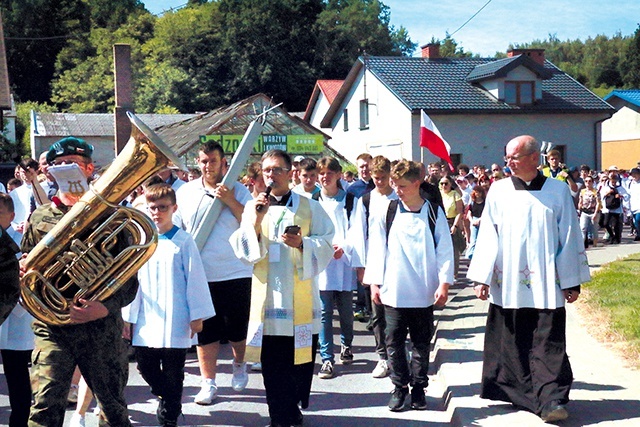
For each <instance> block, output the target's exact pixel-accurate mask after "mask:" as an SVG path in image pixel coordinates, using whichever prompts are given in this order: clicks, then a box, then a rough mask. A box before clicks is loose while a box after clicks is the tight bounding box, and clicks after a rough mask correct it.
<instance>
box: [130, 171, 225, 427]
mask: <svg viewBox="0 0 640 427" xmlns="http://www.w3.org/2000/svg"><path fill="white" fill-rule="evenodd" d="M145 198H146V201H147V208H148V211H149V215H150V216H151V219H152V220H153V222H154V223H155V224H156V227H157V228H158V234H159V236H158V248H157V249H156V251H155V253H154V254H153V256H152V257H151V258H150V259H149V261H147V263H146V264H145V265H143V266H142V268H140V271H139V272H138V279H139V281H140V288H139V289H138V293H137V295H136V298H135V300H134V301H133V302H132V303H131V304H130V305H129V306H127V307H125V308H124V309H123V310H122V314H123V318H124V320H125V321H126V322H128V323H132V324H133V328H132V331H131V341H132V345H133V346H134V347H135V350H136V360H137V362H138V370H139V371H140V374H141V375H142V378H144V380H145V381H146V382H147V383H148V384H149V385H150V386H151V393H152V394H154V395H156V396H158V398H159V404H158V410H157V416H158V422H159V423H160V424H161V425H163V426H176V425H177V420H178V416H179V415H180V414H181V412H182V404H181V401H182V388H183V381H184V365H185V358H186V354H187V349H189V348H190V347H191V344H192V338H193V336H194V335H195V334H196V333H198V332H200V331H201V330H202V322H203V320H204V319H208V318H210V317H213V316H215V310H214V308H213V303H212V302H211V299H210V298H203V297H202V296H203V295H208V292H209V286H208V283H207V279H206V276H205V272H204V267H203V266H202V261H201V260H200V254H199V252H198V249H197V247H196V245H195V242H194V241H193V238H192V237H191V235H189V234H188V233H187V232H186V231H184V230H182V229H180V228H179V227H177V226H175V225H174V224H173V222H172V221H173V213H174V212H175V211H176V210H177V208H178V206H177V205H176V195H175V192H174V190H173V189H172V188H171V186H170V185H168V184H155V185H152V186H150V187H148V188H147V189H146V190H145Z"/></svg>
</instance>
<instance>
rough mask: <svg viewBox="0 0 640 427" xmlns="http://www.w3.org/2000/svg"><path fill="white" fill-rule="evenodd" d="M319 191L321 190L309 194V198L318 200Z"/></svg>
mask: <svg viewBox="0 0 640 427" xmlns="http://www.w3.org/2000/svg"><path fill="white" fill-rule="evenodd" d="M320 193H321V191H316V192H315V193H313V194H312V195H311V198H312V199H313V200H315V201H316V202H317V201H319V200H320Z"/></svg>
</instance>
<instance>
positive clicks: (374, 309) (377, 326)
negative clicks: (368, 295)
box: [371, 303, 389, 360]
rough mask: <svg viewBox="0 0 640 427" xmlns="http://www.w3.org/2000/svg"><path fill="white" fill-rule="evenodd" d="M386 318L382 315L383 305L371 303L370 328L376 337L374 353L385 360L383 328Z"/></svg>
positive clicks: (384, 327)
mask: <svg viewBox="0 0 640 427" xmlns="http://www.w3.org/2000/svg"><path fill="white" fill-rule="evenodd" d="M386 328H387V320H386V318H385V315H384V305H382V304H380V305H378V304H373V303H372V304H371V329H372V330H373V336H374V338H375V339H376V353H378V357H379V358H380V360H387V359H388V358H389V357H388V356H387V343H386V334H385V329H386Z"/></svg>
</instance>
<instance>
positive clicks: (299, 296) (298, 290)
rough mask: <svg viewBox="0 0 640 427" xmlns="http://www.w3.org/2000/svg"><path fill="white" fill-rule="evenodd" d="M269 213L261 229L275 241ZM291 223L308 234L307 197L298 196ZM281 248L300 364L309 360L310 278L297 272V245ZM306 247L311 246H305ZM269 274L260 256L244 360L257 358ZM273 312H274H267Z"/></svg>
mask: <svg viewBox="0 0 640 427" xmlns="http://www.w3.org/2000/svg"><path fill="white" fill-rule="evenodd" d="M268 218H269V215H265V216H264V219H263V220H262V233H263V235H264V233H265V230H266V232H267V233H268V234H269V235H268V236H267V237H268V240H269V241H275V240H277V238H278V237H279V236H271V235H270V234H271V228H270V227H269V222H268ZM293 223H294V224H296V225H299V226H300V234H301V235H302V236H303V237H304V236H308V235H309V232H310V229H311V227H310V225H311V207H310V203H309V199H307V198H306V197H300V203H299V204H298V209H297V210H296V213H295V214H294V221H293ZM263 237H264V236H263ZM282 246H283V248H282V249H283V250H287V249H288V250H289V251H290V253H291V262H292V264H293V265H292V268H293V281H294V286H293V329H294V330H293V331H292V334H293V337H294V342H295V357H294V363H295V364H296V365H300V364H303V363H308V362H311V361H312V360H313V355H312V354H311V343H312V334H313V294H312V292H313V287H312V283H311V279H309V280H300V277H299V274H298V273H299V272H300V273H301V272H302V267H301V266H300V267H298V266H297V264H302V262H303V260H302V253H301V252H300V250H299V249H295V248H290V247H288V246H286V245H282ZM307 250H311V248H308V249H307ZM268 278H269V257H268V256H266V257H264V259H262V260H260V261H259V262H258V263H256V265H255V266H254V268H253V277H252V281H251V311H250V314H249V329H248V332H247V349H246V353H245V360H247V361H249V362H259V361H260V351H261V348H262V335H263V332H264V316H265V307H264V305H265V301H266V299H267V287H268V286H267V281H268ZM269 315H275V313H269Z"/></svg>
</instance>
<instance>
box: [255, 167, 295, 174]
mask: <svg viewBox="0 0 640 427" xmlns="http://www.w3.org/2000/svg"><path fill="white" fill-rule="evenodd" d="M290 170H291V169H287V168H281V167H275V168H264V169H262V173H263V174H265V173H266V174H270V175H280V174H282V173H284V172H289V171H290Z"/></svg>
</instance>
